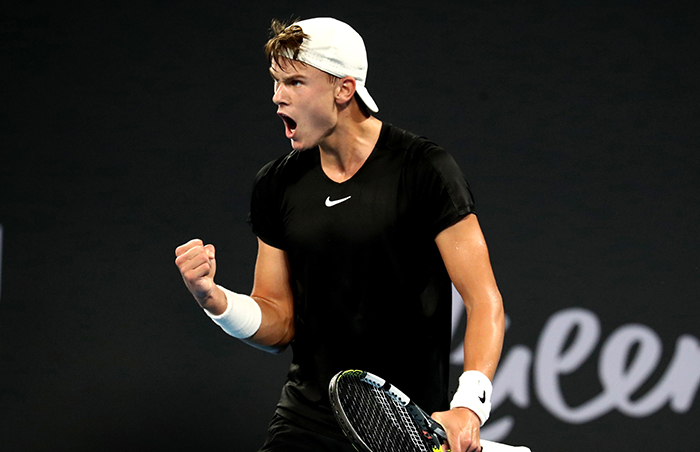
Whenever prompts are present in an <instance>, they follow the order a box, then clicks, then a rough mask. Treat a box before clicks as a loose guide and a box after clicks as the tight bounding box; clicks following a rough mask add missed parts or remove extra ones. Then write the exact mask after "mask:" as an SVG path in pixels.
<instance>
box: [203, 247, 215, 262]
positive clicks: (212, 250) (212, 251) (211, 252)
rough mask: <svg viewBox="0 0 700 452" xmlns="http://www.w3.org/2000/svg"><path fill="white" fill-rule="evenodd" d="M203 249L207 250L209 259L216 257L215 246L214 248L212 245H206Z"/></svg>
mask: <svg viewBox="0 0 700 452" xmlns="http://www.w3.org/2000/svg"><path fill="white" fill-rule="evenodd" d="M204 250H205V251H206V252H207V257H208V258H209V259H216V248H214V245H211V244H210V245H206V246H205V247H204Z"/></svg>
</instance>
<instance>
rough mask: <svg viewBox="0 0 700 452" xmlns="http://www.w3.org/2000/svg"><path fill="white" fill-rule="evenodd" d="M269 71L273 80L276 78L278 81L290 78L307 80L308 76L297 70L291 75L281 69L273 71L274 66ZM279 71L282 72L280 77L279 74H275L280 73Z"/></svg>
mask: <svg viewBox="0 0 700 452" xmlns="http://www.w3.org/2000/svg"><path fill="white" fill-rule="evenodd" d="M269 72H270V77H272V80H274V81H276V82H284V81H285V80H290V79H295V80H306V76H305V75H303V74H300V73H299V72H296V73H295V74H291V75H290V74H288V73H287V72H285V71H279V72H276V71H273V70H272V68H270V69H269ZM279 73H281V74H282V75H281V76H279V78H278V77H277V76H275V74H279Z"/></svg>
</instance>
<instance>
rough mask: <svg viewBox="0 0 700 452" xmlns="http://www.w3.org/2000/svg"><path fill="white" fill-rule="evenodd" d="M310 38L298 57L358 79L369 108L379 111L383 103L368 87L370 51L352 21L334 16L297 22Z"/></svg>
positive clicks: (322, 67)
mask: <svg viewBox="0 0 700 452" xmlns="http://www.w3.org/2000/svg"><path fill="white" fill-rule="evenodd" d="M294 25H298V26H300V27H301V29H302V31H303V32H304V34H306V35H308V39H304V42H303V43H302V45H301V50H300V51H299V54H298V55H297V57H296V60H298V61H301V62H303V63H306V64H308V65H309V66H313V67H315V68H316V69H319V70H321V71H323V72H327V73H329V74H331V75H334V76H336V77H340V78H342V77H352V78H354V79H355V81H356V82H357V83H356V87H355V92H356V93H357V95H358V96H360V99H362V102H364V103H365V105H366V106H367V108H368V109H369V110H370V111H371V112H373V113H377V112H378V111H379V107H377V104H376V103H375V102H374V99H372V96H370V95H369V91H367V88H365V82H366V81H367V51H366V49H365V43H364V41H363V40H362V37H361V36H360V35H359V33H357V32H356V31H355V30H354V29H353V28H352V27H351V26H350V25H348V24H346V23H345V22H341V21H339V20H337V19H333V18H330V17H317V18H314V19H306V20H302V21H299V22H296V23H295V24H294Z"/></svg>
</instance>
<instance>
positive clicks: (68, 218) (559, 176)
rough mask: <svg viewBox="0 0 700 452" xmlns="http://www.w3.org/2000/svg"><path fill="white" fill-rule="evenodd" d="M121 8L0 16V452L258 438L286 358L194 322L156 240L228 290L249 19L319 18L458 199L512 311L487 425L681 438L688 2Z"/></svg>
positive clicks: (564, 445)
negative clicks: (477, 227) (202, 260)
mask: <svg viewBox="0 0 700 452" xmlns="http://www.w3.org/2000/svg"><path fill="white" fill-rule="evenodd" d="M136 5H137V3H135V2H119V1H91V2H65V3H60V2H38V1H34V2H32V1H23V2H13V3H10V4H5V6H3V7H2V9H0V74H1V78H0V106H1V108H0V134H1V135H0V152H1V154H0V155H1V157H0V225H2V243H1V244H0V251H1V259H2V263H1V268H2V274H1V286H0V287H1V290H2V292H1V295H0V419H1V421H0V449H2V450H12V451H15V450H29V451H40V450H75V451H83V450H95V449H99V450H155V449H156V448H163V449H169V450H189V449H195V450H237V451H238V450H240V451H253V450H256V448H257V447H258V446H259V445H260V444H261V441H262V439H263V438H264V434H265V429H266V424H267V422H268V420H269V418H270V416H271V415H272V412H273V410H274V406H275V403H276V400H277V397H278V394H279V389H280V386H281V384H282V382H283V381H284V377H285V372H286V367H287V365H288V363H289V359H290V356H289V355H288V354H284V355H282V356H272V355H266V354H264V353H262V352H259V351H256V350H254V349H251V348H249V347H247V346H245V345H244V344H242V343H239V342H238V341H236V340H235V339H232V338H229V337H227V336H226V335H225V334H224V333H223V332H221V331H220V330H219V329H218V328H217V327H216V326H214V325H213V324H211V322H210V321H209V320H208V319H207V318H206V316H205V315H204V314H203V313H201V312H200V310H199V308H198V307H197V306H196V304H195V302H194V301H193V300H192V299H191V297H190V296H189V294H188V293H187V291H186V289H185V288H184V285H183V284H182V282H181V280H180V277H179V274H178V272H177V270H176V268H175V266H174V263H173V260H174V248H175V247H176V246H177V245H179V244H181V243H183V242H185V241H187V240H189V239H190V238H192V237H200V238H202V239H204V240H205V241H207V242H212V243H215V244H216V245H217V250H218V252H217V260H218V264H219V273H218V275H217V276H218V282H219V283H221V284H223V285H226V286H228V287H230V288H232V289H234V290H238V291H241V292H246V291H248V290H249V289H250V284H251V277H252V267H253V262H254V258H255V238H254V236H253V235H252V233H251V232H250V231H249V229H248V226H247V225H246V214H247V210H248V197H249V194H250V185H251V182H252V178H253V176H254V174H255V172H256V171H257V169H258V168H259V167H260V166H262V165H263V164H264V163H266V162H267V161H269V160H270V159H272V158H274V157H276V156H278V155H281V154H282V153H284V152H286V151H287V150H288V143H287V142H286V140H285V139H284V136H283V132H282V131H283V128H282V124H281V122H280V121H279V119H278V118H276V116H275V115H274V106H273V104H272V103H271V96H272V86H271V81H270V79H269V77H268V75H267V73H266V71H267V67H266V62H265V60H264V57H263V54H262V50H261V48H262V45H263V44H264V42H265V41H266V39H267V36H268V35H267V33H268V31H267V28H268V26H269V22H270V19H271V18H272V17H279V18H288V17H292V16H294V17H302V18H307V17H312V16H320V15H331V16H335V17H337V18H339V19H342V20H345V21H347V22H348V23H350V24H352V25H353V26H354V27H355V28H356V29H357V30H358V31H359V32H360V33H361V34H362V35H363V37H364V38H365V42H366V44H367V47H368V49H369V61H370V71H369V77H368V87H369V89H370V91H371V92H372V94H373V96H374V98H375V100H376V101H377V102H378V104H379V106H380V108H381V111H380V113H379V114H378V117H379V118H380V119H382V120H385V121H388V122H392V123H394V124H397V125H399V126H401V127H404V128H407V129H409V130H412V131H414V132H417V133H420V134H422V135H426V136H428V137H430V138H431V139H433V140H435V141H437V142H439V143H440V144H442V145H443V146H444V147H445V148H446V149H448V150H449V151H450V152H452V153H453V155H454V156H455V158H456V159H457V161H458V162H459V163H460V165H461V166H462V168H463V170H464V172H465V174H466V175H467V178H468V179H469V181H470V183H471V185H472V188H473V190H474V192H475V194H476V199H477V207H478V211H479V217H480V221H481V223H482V227H483V228H484V231H485V234H486V237H487V240H488V242H489V245H490V249H491V255H492V261H493V266H494V269H495V272H496V276H497V278H498V281H499V285H500V288H501V291H502V292H503V295H504V299H505V304H506V310H507V313H508V316H509V319H510V326H509V329H508V332H507V338H506V347H505V350H504V360H503V362H504V365H502V371H499V372H500V373H499V376H497V381H496V385H497V386H496V391H497V392H498V391H499V387H500V388H501V389H500V395H498V396H497V397H498V399H497V400H498V406H497V407H496V409H495V410H494V412H493V415H492V421H490V424H491V427H490V429H491V430H488V429H485V430H484V434H485V436H490V437H491V438H493V439H499V440H502V441H505V442H509V443H514V444H527V445H529V446H531V448H532V449H533V450H535V451H545V450H552V451H554V450H567V451H571V452H575V451H584V450H596V449H597V450H620V451H623V450H630V451H631V450H659V449H662V450H669V451H681V450H696V448H697V444H698V442H699V441H700V434H699V433H698V430H697V422H698V419H699V416H698V415H699V414H700V409H699V408H698V406H699V405H700V403H698V401H697V388H698V382H699V381H700V341H699V340H698V336H699V333H700V328H699V326H700V321H699V315H698V314H699V313H700V308H699V307H698V305H697V301H698V299H697V298H698V293H700V290H699V289H700V272H699V265H700V264H699V257H700V253H699V247H698V245H699V239H698V232H697V225H698V220H699V214H698V195H700V189H699V187H698V182H697V179H698V175H699V174H700V158H699V157H698V154H697V153H698V145H699V144H700V136H699V135H700V133H699V129H700V128H699V127H698V125H699V124H700V121H699V119H700V115H699V110H700V107H699V102H700V94H699V93H698V73H699V71H698V69H700V67H699V65H698V52H697V43H698V42H699V41H698V27H697V23H698V16H697V14H695V8H693V6H694V2H689V1H687V2H673V1H671V2H639V1H605V2H602V1H601V2H589V1H548V2H506V1H497V2H486V1H478V2H447V1H432V2H424V3H422V2H395V3H391V2H374V1H355V2H352V3H348V4H343V3H338V2H334V3H333V4H330V3H326V2H321V1H298V2H282V1H277V0H273V1H265V2H246V3H240V2H233V1H231V2H223V1H214V2H202V3H200V2H192V1H173V2H163V1H144V2H139V3H138V6H136ZM566 319H569V320H571V321H572V322H573V323H571V324H569V325H570V328H568V329H567V327H566V324H565V323H564V322H563V321H564V320H566ZM575 325H578V326H575ZM596 325H597V326H598V329H597V330H596ZM457 335H459V333H457ZM586 340H588V341H589V342H588V343H587V344H586V343H585V341H586ZM455 345H458V343H457V342H456V344H455ZM506 364H507V365H506ZM458 369H459V367H458V363H455V370H456V371H458ZM669 369H670V370H669ZM455 374H457V372H455ZM615 375H617V376H618V377H619V378H617V379H615V378H614V377H615ZM635 378H636V380H635ZM624 388H627V392H626V391H625V390H624ZM495 397H496V396H495ZM557 401H559V402H560V403H559V405H557ZM599 402H600V403H599ZM591 404H594V405H595V404H597V405H595V406H593V409H592V410H588V411H589V412H590V413H592V414H590V413H589V415H588V416H587V417H586V416H578V414H581V412H583V411H586V410H587V409H589V408H591ZM557 406H558V407H559V408H557ZM596 406H597V407H598V408H596ZM577 413H578V414H577ZM584 414H585V413H584ZM489 432H490V433H489ZM487 433H489V434H488V435H487Z"/></svg>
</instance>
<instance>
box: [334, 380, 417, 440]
mask: <svg viewBox="0 0 700 452" xmlns="http://www.w3.org/2000/svg"><path fill="white" fill-rule="evenodd" d="M347 377H348V376H346V377H345V378H342V379H341V382H342V383H345V384H343V385H342V386H343V390H342V391H339V394H340V396H341V403H342V405H343V406H344V407H346V410H345V412H346V415H347V416H348V418H349V421H350V423H351V424H352V425H353V426H354V428H355V430H356V431H357V434H358V436H360V437H361V438H362V440H363V441H364V442H365V444H366V445H367V446H368V447H369V448H370V449H371V450H372V451H391V452H402V451H410V452H413V451H416V452H424V451H425V452H427V451H430V450H431V449H429V448H428V446H427V445H426V444H425V441H424V439H423V438H422V437H421V436H420V435H419V433H418V431H417V428H416V426H415V423H414V422H413V420H412V418H411V416H410V414H409V413H408V411H407V410H406V408H405V407H404V406H403V405H401V404H399V403H398V402H397V401H396V400H394V399H393V398H392V397H391V396H390V395H388V394H387V393H386V391H384V390H382V389H380V388H377V387H375V386H373V385H370V384H367V383H365V382H363V381H361V380H360V379H359V378H356V377H351V378H350V379H348V378H347ZM353 379H354V380H356V381H349V380H353Z"/></svg>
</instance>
